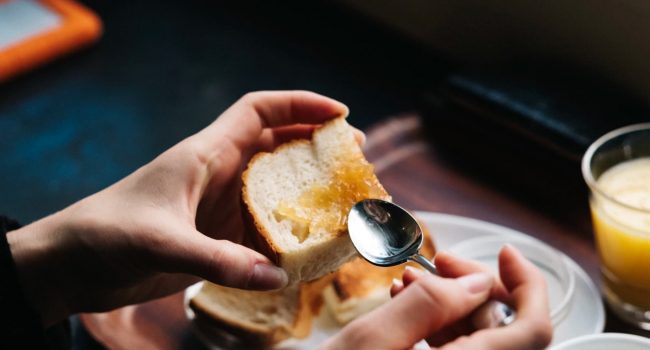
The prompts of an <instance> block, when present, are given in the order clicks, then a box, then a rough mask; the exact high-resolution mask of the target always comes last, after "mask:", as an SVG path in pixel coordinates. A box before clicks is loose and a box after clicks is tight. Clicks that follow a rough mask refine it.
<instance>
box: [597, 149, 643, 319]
mask: <svg viewBox="0 0 650 350" xmlns="http://www.w3.org/2000/svg"><path fill="white" fill-rule="evenodd" d="M597 187H598V189H599V190H600V191H599V192H600V193H597V192H595V193H593V195H592V198H591V213H592V218H593V225H594V231H595V234H596V243H597V246H598V251H599V254H600V258H601V266H602V267H601V271H602V277H603V287H604V288H603V290H604V293H605V295H606V297H607V298H608V299H615V301H616V302H617V303H620V304H623V305H627V307H628V308H629V307H631V308H634V309H636V310H650V157H647V158H638V159H634V160H629V161H625V162H622V163H620V164H617V165H615V166H613V167H612V168H610V169H608V170H607V171H605V172H604V173H603V174H602V175H601V176H600V177H599V178H598V180H597Z"/></svg>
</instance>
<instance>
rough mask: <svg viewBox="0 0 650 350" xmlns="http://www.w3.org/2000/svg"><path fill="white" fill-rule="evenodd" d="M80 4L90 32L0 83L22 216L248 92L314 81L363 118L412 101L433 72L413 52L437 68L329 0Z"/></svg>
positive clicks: (134, 160) (5, 156)
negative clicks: (90, 13)
mask: <svg viewBox="0 0 650 350" xmlns="http://www.w3.org/2000/svg"><path fill="white" fill-rule="evenodd" d="M84 3H85V4H86V5H87V6H89V7H90V8H92V9H93V10H95V11H96V12H97V13H98V14H99V16H100V17H101V18H102V20H103V22H104V35H103V37H102V38H101V39H100V41H99V42H98V43H97V44H96V45H94V46H93V47H91V48H89V49H85V50H83V51H82V52H78V53H75V54H73V55H71V56H68V57H65V58H63V59H60V60H57V61H56V62H53V63H51V64H49V65H47V66H45V67H43V68H40V69H38V70H36V71H33V72H30V73H28V74H27V75H24V76H20V77H18V78H16V79H15V80H13V81H10V82H8V83H4V84H2V85H0V130H1V131H2V137H1V138H0V152H1V154H2V171H1V172H0V179H1V180H0V197H1V198H2V200H0V213H4V214H6V215H9V216H12V217H15V218H18V219H19V220H20V221H22V222H25V223H26V222H29V221H32V220H34V219H37V218H39V217H42V216H44V215H46V214H48V213H51V212H52V211H55V210H57V209H60V208H62V207H64V206H66V205H68V204H70V203H72V202H74V201H75V200H78V199H80V198H82V197H84V196H86V195H88V194H91V193H93V192H95V191H97V190H100V189H102V188H103V187H105V186H107V185H109V184H111V183H113V182H115V181H116V180H118V179H120V178H121V177H123V176H125V175H127V174H128V173H130V172H131V171H133V170H134V169H136V168H137V167H139V166H141V165H142V164H144V163H146V162H147V161H148V160H150V159H152V158H153V157H155V156H156V155H157V154H159V153H160V152H162V151H163V150H165V149H166V148H168V147H169V146H171V145H173V144H174V143H176V142H178V141H179V140H181V139H183V138H184V137H186V136H188V135H190V134H192V133H194V132H196V131H198V130H199V129H200V128H202V127H204V126H206V125H207V124H208V123H210V122H211V121H212V120H214V118H216V117H217V116H218V115H219V114H220V113H221V112H222V111H223V110H224V109H225V108H227V107H228V106H229V105H231V104H232V103H233V102H235V101H236V100H237V99H238V98H239V97H240V96H242V95H243V94H245V93H246V92H249V91H254V90H261V89H308V90H313V91H317V92H320V93H322V94H325V95H328V96H331V97H333V98H336V99H339V100H341V101H343V102H345V103H346V104H347V105H348V106H349V107H350V109H351V119H350V121H351V123H353V124H355V125H356V126H358V127H360V128H364V127H367V126H368V125H370V124H371V123H373V122H374V121H376V120H378V119H380V118H381V117H384V116H388V115H391V114H394V113H397V112H400V111H404V110H410V109H412V108H413V99H412V98H411V97H410V96H411V93H410V91H409V90H411V83H412V82H414V81H416V80H420V79H422V80H425V78H424V77H425V76H427V77H428V76H429V74H428V72H424V71H422V69H421V68H417V69H414V67H412V66H411V64H412V63H413V62H414V61H413V59H415V60H419V61H421V62H423V63H424V62H427V63H428V66H427V68H426V69H427V70H431V72H432V76H433V77H434V79H436V78H438V77H439V76H440V73H439V72H440V71H444V69H445V65H443V64H441V63H439V62H437V61H435V60H432V61H429V60H428V59H425V58H424V57H425V56H424V55H425V54H424V53H423V52H422V51H421V50H420V49H418V48H415V47H414V46H412V45H410V44H408V43H406V42H401V41H399V40H397V38H396V35H394V34H392V33H390V32H389V31H388V30H383V31H382V30H380V29H378V28H377V27H376V26H374V25H372V24H371V23H369V21H368V20H365V19H363V18H358V17H357V16H351V15H350V14H349V13H348V11H347V10H345V9H343V8H342V7H340V6H338V5H336V4H329V3H321V2H318V3H314V4H303V3H302V2H298V1H296V2H289V3H287V4H284V5H282V6H278V5H276V4H270V3H267V2H264V1H259V2H251V1H244V2H229V3H226V2H219V1H183V2H156V3H152V2H149V1H85V2H84ZM378 31H379V32H378ZM385 40H389V41H385ZM407 58H409V59H407ZM398 81H399V83H398Z"/></svg>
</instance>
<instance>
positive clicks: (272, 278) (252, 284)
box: [247, 263, 289, 290]
mask: <svg viewBox="0 0 650 350" xmlns="http://www.w3.org/2000/svg"><path fill="white" fill-rule="evenodd" d="M288 281H289V277H287V273H286V272H285V271H284V270H283V269H281V268H279V267H277V266H274V265H269V264H265V263H257V264H255V267H254V268H253V276H252V277H251V279H250V281H248V286H247V287H248V288H250V289H259V290H267V289H280V288H282V287H285V286H286V285H287V282H288Z"/></svg>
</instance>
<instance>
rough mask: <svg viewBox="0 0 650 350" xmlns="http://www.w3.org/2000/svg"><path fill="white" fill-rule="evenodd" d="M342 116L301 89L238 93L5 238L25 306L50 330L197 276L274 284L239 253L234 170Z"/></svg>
mask: <svg viewBox="0 0 650 350" xmlns="http://www.w3.org/2000/svg"><path fill="white" fill-rule="evenodd" d="M347 113H348V111H347V108H346V107H345V106H344V105H343V104H341V103H339V102H337V101H334V100H332V99H329V98H327V97H324V96H321V95H318V94H315V93H311V92H306V91H276V92H256V93H250V94H247V95H245V96H244V97H242V98H241V99H240V100H239V101H237V102H236V103H235V104H234V105H232V106H231V107H230V108H228V110H226V111H225V112H224V113H223V114H222V115H221V116H220V117H219V118H217V120H216V121H214V122H213V123H212V124H211V125H209V126H208V127H206V128H205V129H203V130H201V131H200V132H198V133H197V134H195V135H192V136H190V137H188V138H187V139H185V140H183V141H181V142H179V143H178V144H176V145H175V146H173V147H172V148H170V149H169V150H167V151H166V152H164V153H162V154H161V155H160V156H158V157H157V158H156V159H154V160H153V161H151V162H150V163H148V164H146V165H144V166H142V167H141V168H140V169H138V170H136V171H135V172H134V173H132V174H130V175H129V176H127V177H126V178H124V179H122V180H121V181H119V182H117V183H116V184H114V185H112V186H110V187H108V188H106V189H105V190H103V191H101V192H98V193H96V194H94V195H92V196H89V197H87V198H85V199H83V200H81V201H79V202H77V203H75V204H73V205H71V206H70V207H68V208H66V209H64V210H62V211H59V212H57V213H55V214H53V215H51V216H48V217H46V218H44V219H41V220H39V221H36V222H34V223H32V224H30V225H27V226H25V227H23V228H21V229H19V230H16V231H12V232H9V233H8V235H7V239H8V241H9V243H10V247H11V252H12V255H13V257H14V260H15V263H16V267H17V271H18V274H19V277H20V279H21V281H23V284H24V285H23V287H24V289H25V290H26V294H27V298H28V301H29V302H30V304H31V305H33V307H34V309H36V310H37V311H38V312H39V313H40V314H41V316H42V319H43V324H44V325H51V324H53V323H55V322H58V321H60V320H62V319H63V318H64V317H66V316H68V315H70V314H72V313H76V312H84V311H104V310H110V309H113V308H116V307H119V306H122V305H127V304H133V303H139V302H143V301H147V300H151V299H154V298H158V297H161V296H165V295H169V294H172V293H175V292H178V291H180V290H183V289H184V288H185V287H187V286H188V285H190V284H192V283H194V282H196V281H198V280H200V279H206V280H208V281H212V282H214V283H218V284H221V285H225V286H230V287H238V288H246V289H260V290H264V289H276V288H281V287H283V286H284V285H286V284H287V276H286V273H285V272H284V270H282V269H279V268H277V267H276V266H275V264H274V263H273V262H271V261H270V260H269V259H268V258H266V257H265V256H263V255H262V254H260V253H258V252H256V251H254V250H252V249H249V248H246V247H245V246H244V245H241V244H240V243H246V241H247V240H248V239H247V235H246V230H245V228H244V224H243V220H242V210H241V209H242V206H241V198H240V196H241V173H242V170H243V169H242V168H243V165H245V164H246V163H247V162H248V160H249V159H250V157H251V156H252V155H253V154H255V153H257V152H260V151H270V150H272V149H273V148H275V146H276V145H278V144H282V143H284V142H286V141H288V140H291V139H295V138H308V137H309V136H310V135H311V133H312V132H313V130H314V129H315V128H316V127H317V126H319V125H320V124H322V123H324V122H325V121H327V120H329V119H332V118H335V117H339V116H344V115H346V114H347ZM43 252H46V254H43Z"/></svg>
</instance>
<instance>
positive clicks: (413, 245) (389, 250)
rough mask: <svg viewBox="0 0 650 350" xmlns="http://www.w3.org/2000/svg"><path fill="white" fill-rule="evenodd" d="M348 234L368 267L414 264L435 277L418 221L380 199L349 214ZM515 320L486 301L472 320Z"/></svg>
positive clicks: (487, 323)
mask: <svg viewBox="0 0 650 350" xmlns="http://www.w3.org/2000/svg"><path fill="white" fill-rule="evenodd" d="M348 232H349V234H350V239H351V240H352V243H353V244H354V246H355V248H356V249H357V251H358V252H359V254H361V256H362V257H363V258H364V259H366V260H367V261H368V262H370V263H371V264H374V265H377V266H394V265H398V264H402V263H405V262H407V261H409V260H410V261H415V262H417V263H418V264H420V265H422V266H423V267H424V268H425V269H427V270H428V271H429V272H431V273H433V274H434V275H437V274H438V270H437V269H436V266H435V265H434V264H433V263H432V262H431V261H429V259H427V258H425V257H424V256H422V255H420V253H419V251H420V248H421V247H422V242H423V235H422V229H421V228H420V225H419V224H418V222H417V221H416V220H415V219H414V218H413V217H412V216H411V214H409V213H408V212H407V211H406V210H404V209H402V208H401V207H399V206H398V205H396V204H393V203H391V202H387V201H383V200H380V199H364V200H362V201H360V202H358V203H357V204H355V205H354V206H353V207H352V209H350V213H349V214H348ZM514 319H515V313H514V311H513V310H512V309H510V307H508V306H507V305H505V304H503V303H500V302H497V301H489V302H487V303H485V304H483V305H482V306H481V307H479V308H478V309H477V310H476V311H475V312H474V315H473V317H472V321H473V323H474V325H475V326H476V327H477V328H489V327H494V326H506V325H508V324H510V323H512V322H513V321H514Z"/></svg>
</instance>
